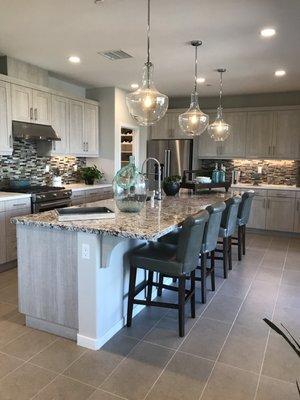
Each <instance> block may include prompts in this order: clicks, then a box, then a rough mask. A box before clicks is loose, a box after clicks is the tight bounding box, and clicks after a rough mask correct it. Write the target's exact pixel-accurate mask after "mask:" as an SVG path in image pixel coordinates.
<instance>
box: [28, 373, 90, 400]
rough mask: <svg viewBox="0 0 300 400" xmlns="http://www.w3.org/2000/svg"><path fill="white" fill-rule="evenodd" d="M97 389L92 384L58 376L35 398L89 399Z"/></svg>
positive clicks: (46, 399)
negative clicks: (88, 384)
mask: <svg viewBox="0 0 300 400" xmlns="http://www.w3.org/2000/svg"><path fill="white" fill-rule="evenodd" d="M94 391H95V389H93V388H92V387H91V386H87V385H84V384H83V383H80V382H77V381H74V380H72V379H69V378H66V377H64V376H58V377H57V378H55V380H54V381H53V382H51V383H50V385H48V386H47V387H45V389H43V390H42V391H41V392H40V393H39V394H38V395H37V396H36V397H35V398H34V399H35V400H87V399H88V398H89V397H90V396H91V394H92V393H93V392H94Z"/></svg>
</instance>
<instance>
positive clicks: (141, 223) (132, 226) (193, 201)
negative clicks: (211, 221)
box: [12, 193, 230, 240]
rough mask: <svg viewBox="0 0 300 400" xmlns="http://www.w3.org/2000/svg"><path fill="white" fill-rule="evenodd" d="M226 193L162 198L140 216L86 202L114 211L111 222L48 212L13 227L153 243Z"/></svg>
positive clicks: (105, 202)
mask: <svg viewBox="0 0 300 400" xmlns="http://www.w3.org/2000/svg"><path fill="white" fill-rule="evenodd" d="M228 197H230V194H229V193H213V194H210V195H201V196H198V195H192V196H189V195H187V194H181V195H180V196H178V197H177V196H176V197H172V196H169V197H164V198H163V200H162V201H161V202H158V201H155V207H153V208H152V207H151V204H150V202H147V203H146V206H145V207H144V208H143V210H142V211H141V212H140V213H124V212H120V211H119V210H118V209H117V207H116V205H115V201H114V200H113V199H111V200H102V201H99V202H95V203H89V204H88V206H89V207H97V206H105V207H108V208H110V209H113V210H114V211H115V214H116V217H115V218H112V219H98V220H87V221H73V222H59V221H58V214H57V213H56V211H48V212H43V213H40V214H33V215H28V216H23V217H15V218H13V219H12V222H14V223H16V224H22V225H29V226H36V227H44V228H48V229H49V228H50V229H60V230H69V231H76V232H86V233H92V234H107V235H111V236H121V237H125V238H133V239H142V240H155V239H157V238H159V237H160V236H163V235H165V234H166V233H168V232H170V231H172V230H173V229H175V228H176V227H177V226H178V225H179V224H181V223H182V222H183V221H184V219H185V218H186V217H187V216H188V215H193V214H196V213H198V212H199V211H200V210H203V209H205V207H207V206H208V205H210V204H213V203H216V202H219V201H224V200H225V199H226V198H228Z"/></svg>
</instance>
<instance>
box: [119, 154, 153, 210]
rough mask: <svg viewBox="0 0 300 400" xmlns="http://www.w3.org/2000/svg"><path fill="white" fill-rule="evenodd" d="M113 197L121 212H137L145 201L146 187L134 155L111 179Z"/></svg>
mask: <svg viewBox="0 0 300 400" xmlns="http://www.w3.org/2000/svg"><path fill="white" fill-rule="evenodd" d="M113 190H114V198H115V201H116V205H117V207H118V209H119V210H120V211H122V212H131V213H137V212H139V211H141V209H142V208H143V207H144V205H145V203H146V198H147V188H146V181H145V177H144V175H143V174H141V173H140V172H139V171H138V169H137V168H136V166H135V160H134V157H133V156H131V157H130V158H129V163H128V164H127V165H126V166H125V167H123V168H121V169H120V171H118V172H117V173H116V176H115V177H114V180H113Z"/></svg>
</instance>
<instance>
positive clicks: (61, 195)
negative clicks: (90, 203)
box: [1, 185, 72, 213]
mask: <svg viewBox="0 0 300 400" xmlns="http://www.w3.org/2000/svg"><path fill="white" fill-rule="evenodd" d="M1 190H2V191H5V192H15V193H28V194H31V209H32V212H33V213H38V212H41V211H49V210H54V209H55V208H62V207H68V206H70V205H71V195H72V191H71V190H69V189H65V188H64V187H54V186H46V185H43V186H38V185H32V186H27V187H25V188H13V187H9V188H3V189H1Z"/></svg>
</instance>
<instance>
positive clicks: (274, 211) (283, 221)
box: [266, 197, 295, 232]
mask: <svg viewBox="0 0 300 400" xmlns="http://www.w3.org/2000/svg"><path fill="white" fill-rule="evenodd" d="M294 214H295V199H294V198H277V197H269V198H268V199H267V219H266V229H267V230H270V231H283V232H293V230H294Z"/></svg>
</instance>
